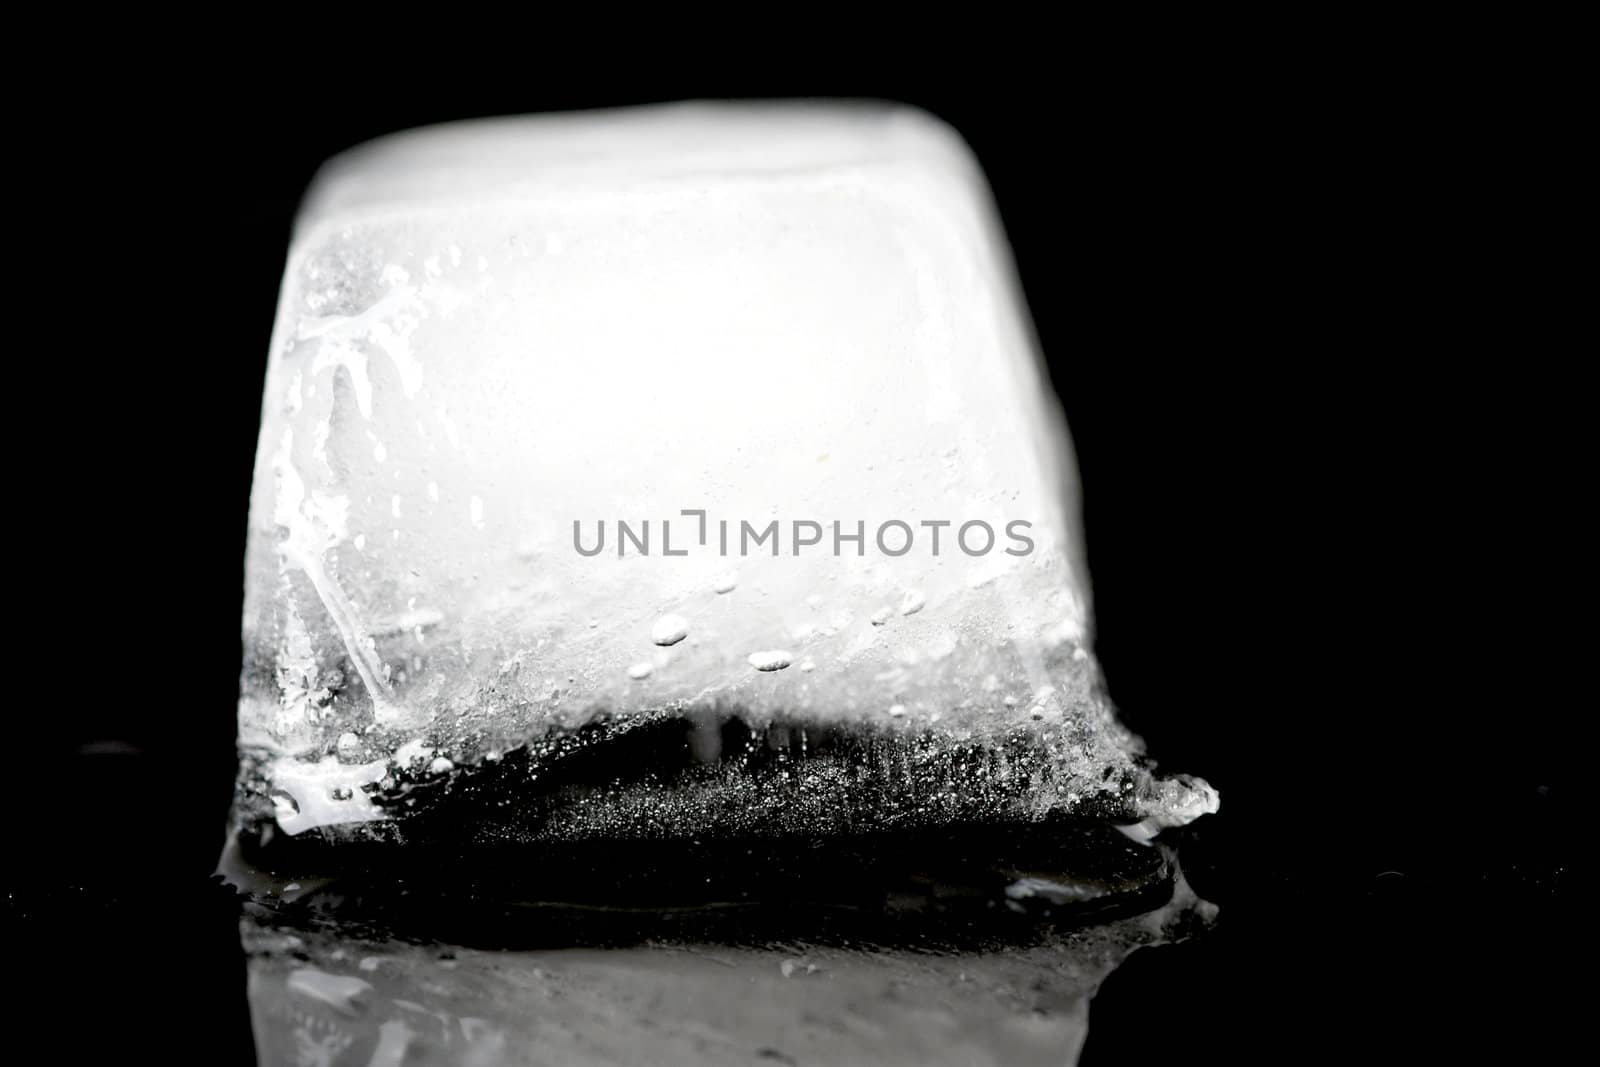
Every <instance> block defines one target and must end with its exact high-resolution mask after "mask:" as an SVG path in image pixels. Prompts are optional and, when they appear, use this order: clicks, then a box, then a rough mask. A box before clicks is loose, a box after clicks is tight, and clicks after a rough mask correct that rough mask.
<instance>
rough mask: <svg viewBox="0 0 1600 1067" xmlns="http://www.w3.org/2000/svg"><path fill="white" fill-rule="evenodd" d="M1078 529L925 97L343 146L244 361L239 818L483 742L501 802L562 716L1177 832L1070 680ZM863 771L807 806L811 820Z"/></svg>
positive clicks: (651, 112)
mask: <svg viewBox="0 0 1600 1067" xmlns="http://www.w3.org/2000/svg"><path fill="white" fill-rule="evenodd" d="M1064 384H1065V385H1066V386H1067V387H1070V385H1071V383H1070V381H1068V382H1066V383H1064ZM619 523H626V524H627V529H626V530H624V529H622V528H621V527H620V526H619ZM773 523H775V524H776V525H775V526H769V524H773ZM1076 523H1077V501H1076V498H1075V481H1074V472H1073V467H1072V462H1071V455H1070V449H1069V446H1068V444H1067V437H1066V433H1065V427H1064V425H1063V421H1062V419H1061V416H1060V413H1059V411H1058V409H1057V408H1056V406H1055V403H1054V400H1053V397H1052V395H1051V392H1050V388H1049V385H1048V383H1047V382H1045V381H1044V379H1043V376H1042V373H1041V370H1040V363H1039V360H1038V358H1037V354H1036V352H1035V346H1034V340H1033V337H1032V334H1031V331H1030V327H1029V324H1028V321H1027V315H1026V311H1025V309H1024V308H1023V307H1022V305H1021V302H1020V296H1019V290H1018V287H1017V285H1016V282H1015V279H1014V278H1013V276H1012V268H1011V265H1010V261H1009V254H1008V252H1007V250H1006V246H1005V243H1004V238H1003V236H1002V234H1001V232H1000V228H999V224H998V220H997V218H996V217H995V214H994V212H993V210H992V207H991V204H990V201H989V196H988V192H987V189H986V186H985V183H984V181H983V177H982V174H981V172H980V170H979V169H978V167H977V165H976V163H975V162H974V160H973V159H972V157H971V155H970V154H969V152H968V151H967V149H966V148H965V146H964V145H963V144H962V143H961V142H960V140H959V139H958V138H957V137H956V135H954V134H953V133H952V132H951V131H950V130H949V129H947V128H946V127H944V126H943V125H942V124H940V123H939V122H937V121H936V120H934V119H931V118H930V117H928V116H927V115H924V114H922V113H920V112H916V111H912V110H908V109H904V108H899V107H892V106H859V107H852V106H839V105H833V106H819V105H804V106H801V105H792V106H771V105H767V106H749V105H746V106H732V105H678V106H673V107H667V108H650V109H638V110H628V111H618V112H602V113H587V114H581V115H572V116H546V117H533V118H518V119H505V120H492V121H484V122H472V123H461V124H454V125H449V126H443V127H438V128H432V129H424V130H420V131H415V132H410V133H406V134H401V135H398V136H394V137H390V138H387V139H384V140H380V141H377V142H374V143H372V144H369V145H366V146H363V147H360V148H357V149H355V150H353V151H351V152H348V153H346V154H345V155H342V156H340V157H338V158H336V159H334V160H333V161H331V162H330V163H329V164H327V165H326V167H325V168H324V169H323V171H322V173H321V174H320V175H319V176H318V178H317V180H316V182H315V183H314V185H313V188H312V189H311V191H310V193H309V194H308V196H307V199H306V202H305V205H304V208H303V211H302V215H301V218H300V220H299V222H298V225H297V227H296V231H295V234H294V237H293V241H292V244H291V248H290V252H289V258H288V266H287V270H286V273H285V277H284V282H283V289H282V294H281V300H280V305H279V311H278V318H277V322H276V326H275V332H274V337H273V342H272V351H271V354H270V361H269V365H268V370H267V379H266V395H265V399H264V403H263V409H262V426H261V437H260V446H259V449H258V453H257V460H256V469H255V480H254V489H253V493H252V497H251V510H250V532H249V548H248V558H247V568H246V601H245V613H244V641H245V648H246V660H245V665H244V671H243V678H242V685H241V697H240V707H239V728H240V745H241V751H242V753H243V754H244V756H245V758H244V760H243V761H242V762H243V772H242V775H241V788H240V794H239V796H240V804H239V811H240V815H241V819H242V820H243V821H247V822H248V821H251V820H254V819H257V818H267V817H270V818H272V819H275V820H276V823H277V825H278V826H279V827H280V828H281V829H283V830H284V831H287V832H288V833H290V834H291V835H293V834H299V833H301V832H303V831H305V830H307V829H310V828H313V827H319V826H345V827H353V826H356V825H358V824H371V823H374V822H375V821H392V820H393V819H395V818H396V817H397V816H403V813H404V812H405V810H406V807H405V805H404V803H403V802H402V801H401V799H400V798H401V797H402V796H403V794H404V793H405V792H406V791H407V790H408V789H410V788H411V787H412V785H414V784H415V783H416V782H419V781H424V780H427V779H429V778H430V776H438V775H450V774H451V773H452V772H454V773H457V774H461V773H466V772H468V771H469V770H470V769H472V768H478V767H486V766H489V765H490V764H492V763H494V762H495V761H496V760H498V759H499V758H501V757H502V756H503V755H505V754H507V753H509V752H514V751H531V752H533V753H534V758H533V759H532V760H531V761H530V765H531V767H532V768H533V769H532V771H531V772H530V774H531V775H532V776H536V775H537V773H538V770H539V768H540V766H542V764H541V762H540V760H541V759H543V758H545V757H547V756H548V757H549V758H551V759H554V758H556V757H557V756H559V755H560V751H561V750H560V748H559V746H560V744H562V743H564V741H563V739H567V738H570V737H574V736H578V735H577V734H575V733H574V731H579V730H581V729H582V728H583V727H585V726H586V725H590V724H596V723H602V724H604V728H605V731H606V736H608V737H611V736H618V735H622V734H626V733H627V731H628V730H629V729H630V728H631V727H632V726H633V725H634V724H649V723H659V722H660V721H662V720H663V718H664V717H665V718H668V719H670V718H672V717H674V716H678V717H684V718H686V719H687V720H689V721H691V722H700V723H701V727H696V728H695V729H694V730H690V731H689V733H690V735H691V736H690V737H689V738H688V740H687V741H686V742H684V743H685V744H687V745H688V750H689V751H690V752H691V753H692V754H693V755H694V757H695V758H696V759H698V760H700V761H702V762H708V763H713V764H714V763H717V761H719V760H721V761H723V762H724V763H726V762H727V761H728V759H729V758H730V754H729V753H728V752H726V751H724V750H723V746H720V743H713V742H714V741H715V740H716V739H715V736H714V734H715V731H714V729H713V730H712V733H711V734H706V732H705V730H704V729H702V727H704V723H705V722H706V721H711V722H713V723H715V722H719V721H722V720H725V719H727V718H729V717H733V716H736V717H738V718H739V719H740V721H741V722H743V723H746V724H748V725H749V726H750V727H751V729H752V731H753V733H752V734H751V736H752V737H753V738H754V740H753V741H752V742H751V744H752V745H753V746H755V747H760V744H761V741H762V740H763V739H765V740H766V741H767V742H768V743H769V748H771V749H778V748H785V750H786V751H787V750H788V748H791V747H793V746H791V745H790V738H791V733H790V731H792V730H798V731H800V733H801V735H802V740H801V741H800V742H799V743H798V744H799V747H798V749H795V751H802V752H803V751H804V749H805V743H804V740H803V735H804V731H805V730H806V729H808V728H812V727H816V728H825V729H829V730H834V731H838V730H846V731H849V730H857V731H859V732H861V733H862V734H863V735H870V736H871V737H873V738H876V739H878V740H877V741H875V742H874V744H876V745H878V746H879V747H877V748H874V749H872V751H874V752H877V753H879V754H880V755H881V756H882V757H883V759H885V760H887V761H889V762H890V763H895V764H896V766H898V767H900V768H901V769H902V770H904V769H905V768H907V767H910V768H911V773H913V774H915V773H918V772H917V770H916V768H917V767H920V766H923V765H924V764H927V763H929V759H927V758H925V757H927V755H928V753H929V752H933V753H934V754H935V755H938V754H940V753H944V754H948V753H950V752H953V751H955V750H957V749H958V748H959V749H961V750H962V751H967V750H969V749H971V750H977V751H982V752H985V753H987V754H988V755H987V756H986V758H985V760H983V761H982V768H981V769H979V770H973V769H971V768H970V767H968V768H965V769H963V768H962V767H954V766H952V767H948V768H946V769H945V770H944V771H941V772H939V773H940V775H941V777H940V779H939V782H940V795H941V796H943V795H944V794H945V793H951V794H956V795H958V797H957V799H958V800H961V799H964V800H966V801H970V802H971V805H973V806H974V809H976V808H983V807H987V808H988V809H991V810H992V811H993V812H995V813H996V814H1003V815H1021V816H1023V817H1029V818H1032V817H1039V816H1042V815H1045V814H1049V813H1051V812H1057V811H1069V810H1076V809H1079V808H1082V809H1084V810H1093V811H1097V812H1100V813H1103V814H1108V815H1110V816H1112V817H1115V818H1116V819H1118V820H1119V821H1122V822H1126V823H1129V824H1139V825H1140V826H1142V827H1143V828H1144V832H1154V831H1155V830H1156V829H1159V828H1160V827H1161V826H1164V825H1170V824H1173V823H1178V822H1184V821H1187V820H1188V819H1190V818H1193V817H1195V816H1196V815H1198V814H1201V813H1204V812H1205V811H1209V810H1214V808H1215V806H1216V798H1215V794H1214V793H1213V792H1212V791H1211V790H1210V788H1209V787H1208V786H1206V785H1205V784H1204V783H1202V782H1198V781H1193V780H1189V779H1180V780H1167V781H1162V780H1158V779H1155V778H1153V777H1152V776H1151V775H1150V774H1149V773H1148V771H1147V770H1146V769H1145V767H1144V766H1143V765H1142V762H1141V759H1140V750H1139V742H1138V740H1137V739H1136V738H1134V737H1132V736H1131V735H1129V734H1128V733H1127V732H1126V731H1125V730H1123V729H1122V728H1121V727H1120V726H1119V725H1118V723H1117V722H1116V720H1115V718H1114V717H1113V715H1112V713H1111V709H1110V707H1109V705H1108V703H1107V702H1106V700H1105V698H1104V696H1103V695H1102V694H1101V691H1100V685H1099V676H1098V672H1097V668H1096V666H1095V662H1094V659H1093V657H1092V655H1091V654H1090V652H1089V648H1088V633H1089V620H1090V616H1089V598H1088V589H1087V585H1086V582H1085V571H1084V566H1083V561H1082V555H1081V550H1080V538H1079V534H1078V530H1077V527H1076ZM858 533H859V534H860V535H861V536H860V538H859V539H852V538H853V537H854V535H856V534H858ZM597 544H601V545H603V547H602V548H601V549H600V550H599V551H598V552H594V553H593V554H591V553H590V550H592V549H593V548H594V547H595V546H596V545H597ZM791 663H794V664H799V669H786V668H788V667H789V665H790V664H791ZM696 730H698V731H699V733H696ZM775 736H776V737H777V738H778V739H779V740H781V741H782V744H781V745H780V744H778V743H777V741H774V740H773V739H774V737H775ZM696 737H699V738H700V740H698V741H696V739H695V738H696ZM707 737H711V740H709V741H708V740H707V739H706V738H707ZM541 746H543V747H541ZM552 746H554V747H552ZM884 746H887V747H886V748H885V747H884ZM963 746H965V747H963ZM919 753H920V754H921V755H919ZM919 760H920V761H922V762H920V763H919V762H918V761H919ZM934 762H937V761H934ZM964 766H965V765H963V767H964ZM834 769H835V770H837V769H838V768H837V767H836V768H834ZM859 770H860V769H859V768H856V769H855V770H854V771H852V772H851V773H850V774H844V775H843V777H840V776H838V775H835V776H833V777H827V776H824V778H823V779H822V780H819V781H818V782H814V783H811V785H809V786H806V787H805V788H806V789H808V790H809V791H810V794H811V795H812V796H813V797H816V796H824V797H827V796H833V798H834V799H837V800H838V801H839V803H841V804H843V805H845V806H848V795H847V794H849V792H850V791H851V790H853V789H855V788H856V786H855V784H853V783H856V782H857V781H858V780H859V774H858V773H857V772H858V771H859ZM889 777H890V778H891V779H892V778H893V775H892V774H891V775H889ZM787 780H788V779H784V778H783V777H782V776H778V777H774V778H769V779H768V781H769V782H772V783H779V784H772V785H771V786H770V788H773V789H778V788H783V786H782V785H781V782H783V781H787ZM791 784H792V783H791ZM717 788H718V789H723V788H726V789H736V788H738V787H737V786H736V785H732V784H728V783H723V784H722V785H719V786H717ZM744 788H746V789H748V788H751V787H750V786H749V784H748V783H746V785H745V786H744ZM763 788H767V787H763ZM795 788H801V787H798V786H796V787H795ZM830 790H831V791H832V793H830ZM703 799H704V798H702V800H703ZM746 799H748V798H746ZM758 799H759V798H758ZM690 807H691V808H692V809H693V810H692V812H691V811H690V809H688V808H686V809H685V814H684V817H685V818H688V817H690V815H691V814H692V815H694V817H705V818H711V819H715V818H717V816H716V815H715V814H714V811H713V808H715V806H714V805H711V806H708V805H707V804H705V803H700V804H699V806H698V807H696V806H694V805H691V806H690ZM619 810H621V809H619ZM715 810H726V805H725V806H724V807H723V808H716V809H715ZM963 810H965V809H963ZM586 818H591V819H595V820H597V821H596V823H595V825H596V832H602V831H603V830H604V829H605V827H606V825H607V824H606V821H605V819H604V818H601V817H599V816H595V815H593V814H592V811H591V813H590V814H589V815H587V816H586ZM651 825H652V826H657V827H659V826H660V825H661V820H660V819H655V820H654V821H652V822H651Z"/></svg>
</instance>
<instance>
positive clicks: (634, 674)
mask: <svg viewBox="0 0 1600 1067" xmlns="http://www.w3.org/2000/svg"><path fill="white" fill-rule="evenodd" d="M655 669H656V668H655V665H654V664H652V663H635V664H634V665H633V666H631V667H629V668H628V677H629V678H632V679H633V680H634V681H636V682H637V681H639V680H640V679H642V678H648V677H650V672H651V671H653V670H655Z"/></svg>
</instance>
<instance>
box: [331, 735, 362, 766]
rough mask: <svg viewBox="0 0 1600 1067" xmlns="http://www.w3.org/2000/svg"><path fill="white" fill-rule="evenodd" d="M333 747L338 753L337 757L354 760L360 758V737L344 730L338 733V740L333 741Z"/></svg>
mask: <svg viewBox="0 0 1600 1067" xmlns="http://www.w3.org/2000/svg"><path fill="white" fill-rule="evenodd" d="M334 749H335V751H337V752H338V753H339V758H340V759H342V760H347V761H351V762H354V761H355V760H359V759H360V758H361V738H359V737H357V736H356V735H355V734H353V733H351V732H350V731H349V730H346V731H345V732H344V733H342V734H340V735H339V740H338V741H336V742H335V743H334Z"/></svg>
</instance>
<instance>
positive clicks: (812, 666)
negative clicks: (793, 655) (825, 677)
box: [800, 660, 817, 674]
mask: <svg viewBox="0 0 1600 1067" xmlns="http://www.w3.org/2000/svg"><path fill="white" fill-rule="evenodd" d="M800 669H801V670H803V671H805V672H806V673H807V674H810V673H811V672H812V671H814V670H816V669H817V665H816V663H814V662H813V661H811V660H806V661H805V662H804V663H802V664H800Z"/></svg>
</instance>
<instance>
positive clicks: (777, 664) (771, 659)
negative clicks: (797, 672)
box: [750, 649, 791, 671]
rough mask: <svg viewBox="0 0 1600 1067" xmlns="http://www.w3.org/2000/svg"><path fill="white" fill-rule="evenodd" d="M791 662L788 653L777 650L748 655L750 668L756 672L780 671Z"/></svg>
mask: <svg viewBox="0 0 1600 1067" xmlns="http://www.w3.org/2000/svg"><path fill="white" fill-rule="evenodd" d="M790 662H791V659H790V656H789V653H787V652H784V651H782V650H779V649H773V650H771V651H768V652H752V653H750V666H752V667H754V668H755V669H756V670H758V671H781V670H783V669H784V668H785V667H787V666H788V665H789V664H790Z"/></svg>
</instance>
